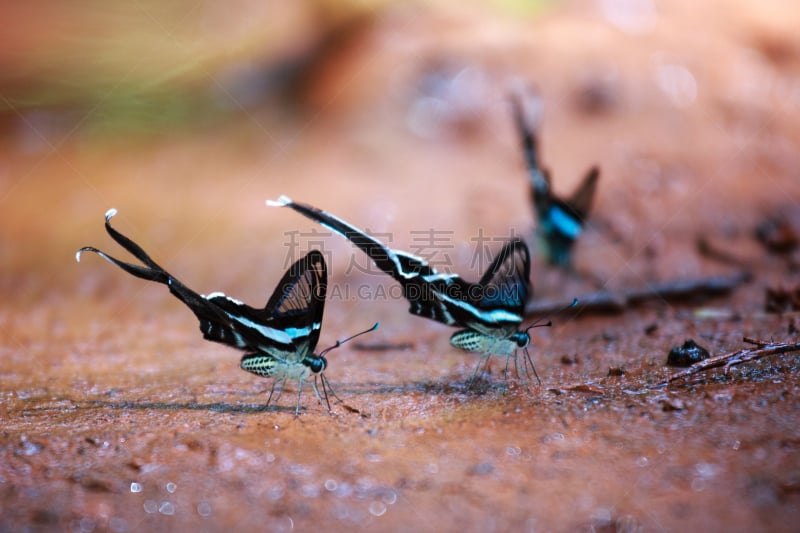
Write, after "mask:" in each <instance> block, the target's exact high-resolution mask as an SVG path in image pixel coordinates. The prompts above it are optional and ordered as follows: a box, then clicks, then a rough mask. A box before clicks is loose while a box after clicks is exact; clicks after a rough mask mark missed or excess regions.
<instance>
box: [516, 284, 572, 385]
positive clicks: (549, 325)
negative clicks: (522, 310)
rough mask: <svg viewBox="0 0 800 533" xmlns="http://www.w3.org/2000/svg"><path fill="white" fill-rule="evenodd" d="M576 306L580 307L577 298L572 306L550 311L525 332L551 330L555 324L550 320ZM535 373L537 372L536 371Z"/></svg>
mask: <svg viewBox="0 0 800 533" xmlns="http://www.w3.org/2000/svg"><path fill="white" fill-rule="evenodd" d="M576 305H578V299H577V298H574V299H573V300H572V303H571V304H569V305H565V306H564V307H562V308H561V309H557V310H555V311H550V312H549V313H547V314H546V315H544V316H543V317H542V318H539V319H537V320H535V321H534V322H533V323H532V324H531V325H530V326H528V327H527V328H525V331H526V332H527V331H529V330H531V329H533V328H549V327H551V326H552V325H553V322H552V321H550V320H549V319H550V318H551V317H552V316H554V315H558V314H560V313H563V312H564V311H566V310H567V309H571V308H573V307H575V306H576ZM545 320H547V323H546V324H542V322H543V321H545ZM534 372H535V370H534ZM536 377H537V378H538V377H539V376H536Z"/></svg>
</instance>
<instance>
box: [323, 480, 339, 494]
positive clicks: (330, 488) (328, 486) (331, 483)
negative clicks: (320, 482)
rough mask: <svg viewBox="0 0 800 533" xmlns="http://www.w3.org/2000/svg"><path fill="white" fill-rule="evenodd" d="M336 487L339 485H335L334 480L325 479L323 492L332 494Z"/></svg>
mask: <svg viewBox="0 0 800 533" xmlns="http://www.w3.org/2000/svg"><path fill="white" fill-rule="evenodd" d="M338 485H339V484H338V483H336V480H335V479H326V480H325V490H327V491H329V492H333V491H335V490H336V487H337V486H338Z"/></svg>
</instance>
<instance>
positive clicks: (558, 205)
mask: <svg viewBox="0 0 800 533" xmlns="http://www.w3.org/2000/svg"><path fill="white" fill-rule="evenodd" d="M511 105H512V108H513V113H514V122H515V123H516V126H517V131H518V133H519V136H520V139H521V141H522V149H523V151H524V153H525V162H526V164H527V167H528V177H529V179H530V195H531V202H532V203H533V205H534V208H535V210H536V218H537V220H538V223H539V225H538V234H539V240H540V242H541V244H542V246H541V248H542V250H543V252H544V255H545V257H546V258H547V260H548V262H550V263H551V264H553V265H558V266H560V267H564V268H567V267H569V266H570V264H571V262H572V247H573V245H574V244H575V241H576V240H577V239H578V237H579V236H580V234H581V231H582V230H583V223H584V221H585V220H586V217H587V216H588V215H589V210H590V209H591V207H592V200H593V198H594V193H595V189H596V188H597V180H598V178H599V176H600V169H598V168H597V167H596V166H593V167H592V168H590V169H589V171H588V172H587V173H586V177H584V178H583V181H582V182H581V184H580V185H579V186H578V188H577V189H576V190H575V192H573V193H572V196H570V197H569V198H567V199H561V198H559V197H557V196H556V195H555V194H554V193H553V190H552V184H551V180H550V173H549V171H548V170H547V169H544V168H542V166H541V161H540V159H539V141H538V138H537V136H536V128H535V127H534V126H533V125H532V124H531V122H535V121H529V120H528V119H527V118H526V116H525V113H524V109H523V102H521V101H520V100H519V99H518V98H512V99H511Z"/></svg>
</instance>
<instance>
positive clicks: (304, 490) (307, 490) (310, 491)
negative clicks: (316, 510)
mask: <svg viewBox="0 0 800 533" xmlns="http://www.w3.org/2000/svg"><path fill="white" fill-rule="evenodd" d="M319 493H320V490H319V487H317V486H316V485H312V484H307V485H303V486H302V487H300V494H302V495H303V496H305V497H306V498H316V497H317V496H319Z"/></svg>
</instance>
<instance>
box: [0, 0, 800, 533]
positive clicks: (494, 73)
mask: <svg viewBox="0 0 800 533" xmlns="http://www.w3.org/2000/svg"><path fill="white" fill-rule="evenodd" d="M614 4H626V3H624V2H622V3H615V2H599V3H593V2H574V3H572V2H570V3H565V4H556V5H548V7H547V8H546V9H543V10H541V11H539V12H537V13H536V14H535V15H531V14H529V13H517V12H516V10H514V9H511V11H501V12H499V13H498V12H497V11H496V10H495V8H492V9H490V8H488V7H480V6H472V7H468V8H463V9H459V10H458V11H455V12H453V11H450V10H449V8H447V7H445V6H441V7H438V8H435V9H432V10H431V11H427V10H421V8H410V7H405V8H397V7H392V6H391V4H390V5H389V6H386V7H384V8H382V10H381V11H376V12H375V13H374V14H373V16H372V17H370V18H369V20H368V21H367V22H363V23H362V24H363V25H364V26H363V27H359V29H358V30H357V31H358V33H357V35H354V37H353V38H352V39H351V41H349V42H348V45H347V46H346V47H344V48H343V49H342V51H341V52H340V53H337V54H330V55H329V56H328V57H326V58H325V61H323V62H322V63H321V64H320V65H318V66H317V67H315V68H317V69H318V70H315V71H312V72H311V73H310V74H309V76H308V77H307V80H306V84H307V85H306V88H305V92H304V93H303V97H302V101H301V102H300V103H299V104H298V105H297V107H298V110H296V111H294V115H292V116H291V117H287V116H286V114H285V113H286V111H285V109H284V110H276V109H275V107H273V106H274V104H265V105H264V106H263V107H259V106H255V107H252V106H251V107H247V108H244V110H243V111H241V113H238V112H237V113H236V114H235V116H234V117H233V118H230V119H229V120H226V121H222V122H221V123H218V124H215V125H214V126H213V127H204V128H200V129H193V130H192V131H181V132H178V133H175V134H170V135H166V134H163V135H157V136H156V138H155V139H153V138H147V139H142V138H140V137H136V138H133V139H127V140H126V139H122V140H117V139H114V138H108V137H102V138H100V137H98V136H96V135H95V136H92V135H82V132H81V124H80V123H79V124H78V125H77V127H76V128H71V127H70V128H64V129H58V128H57V127H55V126H48V122H47V121H42V120H38V121H35V120H31V119H30V116H29V115H27V114H26V113H24V112H20V113H18V114H12V115H10V116H9V117H7V118H6V122H7V124H6V126H4V130H3V132H4V135H5V136H4V141H3V146H2V157H3V170H2V175H1V176H0V186H1V187H2V190H0V201H1V202H2V209H0V221H2V223H1V224H0V233H2V242H3V251H2V256H0V261H2V272H3V274H2V278H1V279H0V284H2V287H1V288H2V304H0V351H1V352H2V353H1V354H0V379H1V381H0V420H2V427H1V428H0V509H1V510H2V512H1V513H0V530H3V531H24V530H53V529H58V530H76V531H93V530H94V531H103V530H110V531H118V532H119V531H167V530H169V531H175V530H190V529H197V530H203V531H223V530H224V531H231V530H267V531H281V530H290V529H298V530H301V531H302V530H312V529H323V530H345V529H347V530H362V529H366V530H373V529H381V530H394V531H399V530H419V531H456V530H463V531H495V530H496V531H510V530H531V531H575V530H577V531H581V530H590V529H593V530H602V531H616V530H620V531H638V530H642V531H677V530H686V529H688V528H691V529H693V530H708V531H753V530H771V531H796V528H797V523H798V519H800V379H798V371H800V355H799V354H798V353H788V354H783V355H775V356H770V357H766V358H762V359H760V360H757V361H752V362H748V363H746V364H742V365H739V366H735V367H732V368H730V369H727V371H725V370H724V369H713V370H709V371H706V372H703V373H699V374H697V375H695V376H691V377H688V378H685V379H681V380H677V381H675V382H672V383H671V384H669V385H668V386H658V385H659V383H660V382H662V381H663V380H665V379H666V378H668V377H669V376H670V375H672V374H673V373H675V372H678V371H680V369H676V368H671V367H667V366H666V361H667V355H668V353H669V351H670V350H671V349H672V348H673V347H674V346H678V345H681V344H683V343H684V341H686V340H687V339H693V340H694V341H695V342H696V343H697V344H698V345H700V346H702V347H704V348H706V349H707V350H708V351H709V352H710V353H711V355H712V356H714V355H720V354H723V353H726V352H730V351H736V350H740V349H743V348H747V347H748V345H746V344H745V343H744V342H743V338H744V337H751V338H757V339H765V340H773V341H781V342H792V341H797V340H798V328H800V316H798V315H797V310H798V305H800V304H798V301H799V300H800V297H798V295H797V294H798V293H797V292H796V290H797V287H798V286H800V271H799V270H798V269H799V268H800V267H799V266H798V265H800V256H799V255H798V252H797V247H796V242H795V245H794V246H792V245H791V240H792V239H791V237H792V235H794V236H795V237H796V236H797V235H800V214H799V213H800V203H799V202H800V175H798V168H800V155H799V154H800V152H799V151H798V150H797V146H798V145H799V144H798V143H800V126H798V125H800V40H798V37H797V32H796V28H797V27H800V13H799V12H798V10H797V9H795V8H794V7H791V6H790V5H789V4H788V3H783V2H777V1H776V2H766V3H763V2H744V1H734V2H717V1H712V2H705V3H703V4H702V6H697V5H695V3H694V2H689V1H686V2H670V3H669V5H662V3H659V4H658V10H657V11H653V12H650V11H648V10H647V9H645V8H642V9H643V11H642V9H639V10H634V12H628V13H627V15H626V14H625V13H623V14H622V15H621V14H620V13H619V12H616V11H614V10H613V9H611V7H608V6H612V5H614ZM641 4H642V5H650V3H649V2H641ZM598 6H600V7H598ZM603 6H606V7H603ZM354 31H356V30H354ZM519 83H523V84H525V85H529V86H535V87H536V88H537V90H538V91H539V93H540V94H541V98H542V101H543V105H544V115H543V118H542V125H541V128H542V156H543V158H544V160H545V164H546V165H547V166H549V167H550V169H551V172H552V175H553V183H554V187H555V189H556V190H557V191H558V192H563V193H566V192H568V191H570V190H571V189H573V188H574V187H575V186H576V185H577V183H578V181H579V179H580V177H581V176H582V175H583V173H584V172H585V171H586V169H588V168H589V166H590V165H592V164H598V165H599V166H600V168H601V170H602V175H601V178H600V184H599V189H598V196H597V198H596V201H595V205H594V208H593V211H592V214H591V216H590V219H589V222H588V224H587V231H586V232H585V235H584V236H583V237H582V238H581V240H580V241H579V242H578V244H577V246H576V249H575V257H574V271H573V272H569V273H564V272H561V271H557V270H554V269H552V268H551V267H548V266H547V265H545V264H544V263H543V261H542V260H541V259H540V257H541V255H540V254H539V253H538V251H535V252H534V257H533V274H532V281H533V283H534V294H533V298H532V304H536V303H538V302H548V301H552V302H561V301H565V302H569V301H570V300H571V299H572V298H573V297H578V298H582V299H584V300H585V301H587V302H588V301H590V299H589V298H587V296H588V295H592V294H596V293H598V292H601V291H604V293H611V294H615V295H617V296H618V295H620V294H623V293H625V292H626V291H639V293H642V292H643V291H644V292H645V293H646V292H647V289H648V287H655V286H660V285H659V284H662V285H663V284H667V285H669V283H672V282H673V281H686V280H694V281H698V280H699V281H700V285H702V284H703V280H706V279H708V278H711V277H720V276H721V277H726V276H727V277H730V276H736V275H738V274H740V273H743V272H746V273H748V274H749V276H747V277H746V279H747V281H743V282H741V283H734V284H733V285H732V286H731V290H730V291H727V292H722V293H717V294H715V295H712V296H709V295H708V294H707V293H706V291H702V290H696V291H689V293H688V294H684V295H683V296H682V298H680V299H674V298H671V293H670V292H669V291H666V292H662V293H661V294H660V295H657V296H652V297H649V298H639V299H635V300H630V301H628V302H627V303H625V302H623V304H622V305H618V306H616V307H615V308H614V309H613V310H612V311H609V310H608V309H606V310H605V311H603V310H602V309H600V308H594V309H593V308H588V307H581V306H579V307H578V308H576V309H572V310H569V311H567V312H564V313H561V314H558V315H556V316H553V317H552V321H553V323H554V326H553V327H552V328H537V329H535V330H533V342H532V345H531V355H532V357H533V360H534V362H535V364H536V369H537V371H538V374H539V376H540V377H541V384H538V383H536V380H535V379H532V380H530V381H528V382H524V381H522V380H520V379H517V377H516V374H515V373H514V368H513V365H512V368H509V369H508V370H509V372H508V375H506V373H505V362H504V361H503V360H502V359H501V358H497V357H495V358H493V359H492V361H491V364H490V365H489V367H488V368H486V369H485V371H483V370H482V371H481V372H480V373H479V376H478V378H477V379H476V380H475V381H474V382H473V383H472V384H471V386H470V387H467V383H468V381H469V380H470V377H471V376H472V375H473V371H474V369H475V367H476V364H477V363H478V358H477V357H476V356H474V355H471V354H465V353H461V352H458V351H456V350H455V349H453V348H451V347H450V346H449V344H448V339H449V336H450V335H451V333H452V332H453V330H451V329H450V328H447V327H445V326H442V325H438V324H436V323H433V322H431V321H426V320H424V319H421V318H418V317H414V316H411V315H409V314H408V313H407V311H406V309H407V305H406V303H405V302H404V301H402V299H398V298H397V293H396V285H395V284H394V282H392V281H391V280H390V279H389V278H386V277H384V276H381V275H378V274H376V273H374V271H372V270H371V269H370V267H369V264H368V262H367V261H365V259H364V257H363V256H362V255H361V254H360V253H359V252H357V251H355V250H354V249H353V248H352V247H351V246H350V245H349V243H347V242H345V241H344V240H343V239H341V238H339V237H337V236H330V235H329V234H327V233H325V232H324V230H322V229H321V228H319V227H315V226H314V225H313V224H312V223H310V222H309V221H307V220H305V219H303V218H302V217H300V216H298V215H297V214H296V213H293V212H291V211H289V210H287V209H277V208H268V207H266V206H265V205H264V200H265V199H267V198H276V197H277V196H278V195H280V194H287V195H290V196H292V197H293V198H294V199H296V200H300V201H304V202H308V203H311V204H314V205H317V206H320V207H322V208H325V209H327V210H329V211H331V212H333V213H336V214H338V215H340V216H342V217H344V218H347V219H348V220H350V221H352V222H353V223H355V224H357V225H359V226H361V227H365V228H368V229H369V230H370V231H372V232H374V233H375V234H379V235H381V236H382V238H383V239H384V240H386V241H388V242H390V243H391V245H392V246H395V247H397V248H400V249H406V250H409V251H414V252H416V253H418V254H420V255H423V256H426V257H428V258H429V259H431V261H434V262H437V263H436V266H437V267H439V268H441V269H443V270H446V269H448V268H449V269H451V270H452V271H457V272H459V273H460V274H461V275H462V276H463V277H465V278H467V279H475V280H477V279H478V278H479V276H480V274H481V270H482V269H485V268H486V266H488V263H487V262H486V261H487V260H486V258H487V257H490V256H491V253H494V252H495V251H496V250H497V249H498V248H499V246H500V243H501V242H502V240H503V239H505V238H508V236H509V235H510V234H511V233H512V232H513V233H515V234H517V235H521V236H523V237H525V238H526V239H528V240H529V242H530V243H531V245H532V248H533V249H534V250H535V241H534V239H533V238H532V235H533V233H532V231H533V227H534V222H533V213H532V211H531V206H530V204H529V200H528V192H527V182H526V174H525V170H524V166H523V158H522V155H521V154H520V150H519V146H518V142H517V139H516V138H515V135H514V130H513V124H512V122H511V119H510V114H509V112H510V110H509V107H508V105H507V100H506V95H507V93H508V90H509V88H510V87H518V86H519V85H518V84H519ZM279 111H280V112H279ZM281 112H282V113H284V115H281V116H282V117H283V118H280V119H276V118H275V117H276V115H279V114H280V113H281ZM48 128H51V129H48ZM111 207H115V208H117V209H118V211H119V215H118V216H117V217H116V218H115V219H114V222H115V224H116V227H117V228H119V229H120V231H122V232H124V233H126V234H127V235H129V236H130V237H131V238H133V239H135V240H136V241H137V242H139V243H140V244H141V245H142V246H143V247H144V248H145V249H146V250H148V251H149V252H150V253H151V255H152V256H153V257H154V258H155V259H156V261H158V262H159V263H160V264H162V265H163V266H165V268H167V269H168V270H170V271H171V272H172V273H173V274H174V275H175V276H177V277H178V278H179V279H181V281H183V282H184V283H185V284H187V285H188V286H190V287H192V288H193V289H195V290H197V291H198V292H201V293H206V294H207V293H210V292H213V291H224V292H225V293H226V294H229V295H231V296H233V297H236V298H238V299H240V300H243V301H245V302H248V303H250V304H252V305H262V304H263V302H265V301H266V300H267V298H268V297H269V295H270V293H271V291H272V289H273V287H274V286H275V284H276V283H277V281H278V280H279V279H280V277H281V275H282V273H283V271H284V269H285V268H286V267H287V266H288V264H289V262H290V261H291V260H292V259H294V258H297V257H299V255H300V254H302V253H304V252H305V251H307V250H308V249H310V248H322V249H323V252H324V253H325V254H326V258H327V260H328V264H329V271H330V274H329V275H330V287H329V299H328V301H327V304H326V310H325V317H324V322H323V327H322V335H321V340H320V347H325V346H329V345H331V344H333V343H334V342H335V341H336V340H337V339H342V338H344V337H346V336H348V335H351V334H353V333H355V332H357V331H360V330H362V329H365V328H367V327H369V326H370V325H371V324H372V323H373V322H375V321H379V322H380V323H381V327H380V329H379V330H377V331H376V332H373V333H370V334H369V335H367V336H363V337H360V338H359V339H357V340H356V341H353V342H352V343H350V344H347V345H345V346H343V347H341V348H339V349H338V350H334V351H332V352H331V353H330V354H329V356H328V361H329V368H328V370H327V372H326V375H327V376H328V378H329V379H330V381H331V383H332V384H333V386H334V388H335V391H336V394H337V395H338V397H339V398H340V399H341V401H337V400H335V399H333V398H332V401H331V406H332V410H331V412H328V410H327V408H326V407H324V406H322V405H320V403H319V402H317V400H316V398H315V397H314V395H313V393H312V391H311V388H310V387H309V386H306V387H304V388H303V392H302V396H301V399H300V403H301V406H302V408H301V410H300V415H299V416H298V417H295V405H296V401H297V400H296V391H297V388H296V384H291V383H290V384H287V389H286V390H285V391H284V392H283V394H281V395H280V397H278V398H273V401H272V403H271V404H270V405H269V406H267V405H266V399H267V395H268V393H269V390H270V387H271V382H270V381H269V380H265V379H261V378H258V377H256V376H253V375H251V374H246V373H244V372H242V371H240V370H239V369H238V362H239V357H240V354H238V353H237V352H236V351H235V350H232V349H230V348H227V347H225V346H222V345H216V344H211V343H207V342H204V341H203V340H202V338H201V335H200V332H199V331H198V330H197V323H196V320H195V318H194V317H193V315H192V314H191V313H190V312H189V311H188V310H187V309H186V308H185V307H184V306H183V305H182V304H181V303H180V302H178V301H177V300H175V299H174V298H173V297H172V296H171V295H170V294H169V293H168V291H167V290H166V289H165V288H164V287H163V286H160V285H156V284H152V283H149V282H145V281H142V280H139V279H135V278H133V277H131V276H129V275H127V274H125V273H124V272H122V271H120V270H118V269H116V268H114V267H112V266H111V265H109V264H108V263H105V262H104V261H102V260H101V259H100V258H98V257H95V256H88V255H87V256H84V257H83V258H82V260H81V262H80V263H76V262H75V260H74V253H75V251H76V250H77V249H78V248H79V247H80V246H84V245H94V246H97V247H99V248H101V249H103V250H106V251H108V252H110V253H114V254H116V255H120V256H122V257H125V253H124V252H123V251H122V250H121V249H120V248H119V247H118V246H117V245H116V244H115V243H114V242H113V241H111V239H110V238H109V237H108V236H107V235H106V233H105V232H104V230H103V226H102V223H103V214H104V213H105V212H106V210H107V209H109V208H111ZM776 221H777V222H776ZM765 223H766V224H767V225H766V226H764V224H765ZM770 224H771V225H770ZM759 227H762V231H761V233H760V235H761V240H759V239H758V238H757V236H756V235H757V231H756V230H757V228H759ZM775 227H777V228H778V229H777V230H775V229H774V228H775ZM770 228H772V230H771V232H770ZM765 232H767V234H766V237H765ZM787 236H788V237H789V238H788V241H789V244H788V245H786V241H787V238H786V237H787ZM481 239H483V240H481ZM776 241H778V242H779V243H780V242H783V243H784V245H783V246H781V245H778V246H776V245H775V242H776ZM698 242H699V243H700V244H701V245H698ZM373 270H374V269H373ZM393 287H394V289H393ZM769 290H772V291H773V292H772V293H771V294H773V296H772V297H771V299H770V300H769V301H768V300H767V294H768V291H769ZM393 291H394V292H393ZM776 291H777V292H776ZM775 294H778V295H779V297H777V298H776V297H775V296H774V295H775ZM792 295H794V296H792ZM615 301H617V302H619V301H620V300H619V298H617V299H616V300H615ZM601 311H602V312H601ZM776 311H780V312H776ZM536 318H537V316H536V315H533V314H532V315H531V316H529V317H528V318H527V320H534V319H536Z"/></svg>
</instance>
